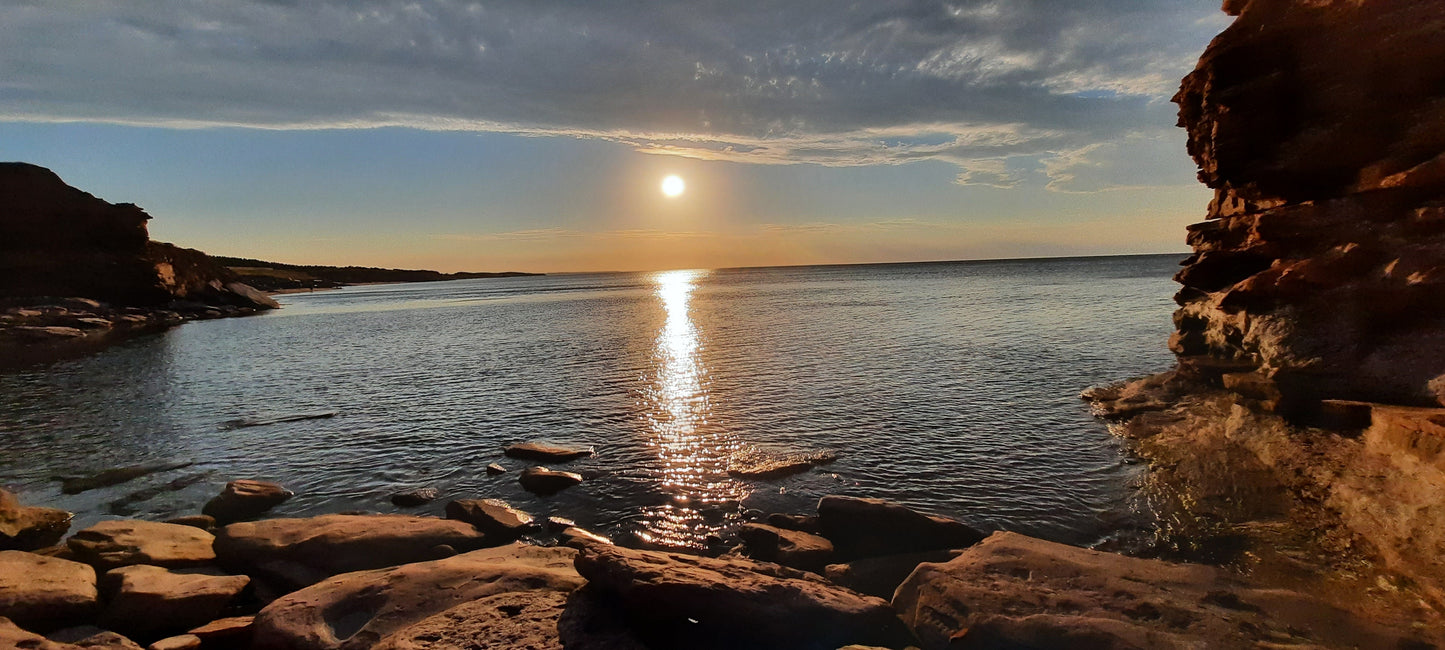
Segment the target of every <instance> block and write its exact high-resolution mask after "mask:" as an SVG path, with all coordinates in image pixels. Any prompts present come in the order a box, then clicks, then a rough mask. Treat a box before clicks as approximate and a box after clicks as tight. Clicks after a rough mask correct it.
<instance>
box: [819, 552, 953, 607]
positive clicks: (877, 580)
mask: <svg viewBox="0 0 1445 650" xmlns="http://www.w3.org/2000/svg"><path fill="white" fill-rule="evenodd" d="M959 553H962V551H958V550H942V551H923V552H920V553H905V554H903V555H885V556H882V557H867V558H863V559H861V560H854V561H852V562H847V563H844V564H829V565H828V566H827V567H826V568H825V569H824V570H823V575H824V576H826V577H827V578H828V579H829V580H831V581H833V582H834V583H836V584H840V585H843V586H844V587H847V588H849V589H852V590H853V591H856V592H858V593H860V594H868V595H869V596H877V597H879V598H883V599H890V598H893V592H894V591H895V590H896V589H898V585H901V584H903V581H904V579H906V578H907V577H908V575H909V574H910V573H913V570H914V569H916V568H918V565H920V564H923V563H925V562H947V561H949V560H951V559H953V558H955V557H957V556H958V554H959Z"/></svg>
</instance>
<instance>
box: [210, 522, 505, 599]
mask: <svg viewBox="0 0 1445 650" xmlns="http://www.w3.org/2000/svg"><path fill="white" fill-rule="evenodd" d="M486 545H488V540H487V539H486V538H485V537H484V536H483V535H482V533H480V532H478V531H477V530H476V529H475V528H473V527H472V526H471V525H470V524H467V523H464V522H460V521H451V520H447V519H437V518H434V517H409V516H405V515H323V516H320V517H311V518H307V519H266V520H263V521H256V522H241V523H235V524H231V525H229V526H226V527H225V528H223V529H221V532H220V534H218V535H217V536H216V544H215V548H216V555H217V558H218V560H219V561H220V563H221V565H222V566H224V567H228V568H232V569H238V570H241V571H242V572H244V573H246V574H247V575H250V576H252V577H262V578H264V579H265V580H267V581H268V582H273V583H275V584H276V586H279V587H283V588H286V589H296V588H300V587H304V586H306V585H309V584H312V583H314V582H317V581H319V580H322V579H324V578H326V577H328V576H333V575H336V574H338V573H345V572H348V571H360V570H365V569H379V568H383V567H389V566H395V565H398V564H405V563H408V562H421V561H424V560H433V559H436V558H437V557H438V556H440V555H442V553H441V552H440V549H439V548H438V547H441V546H446V547H449V548H451V549H454V550H455V551H470V550H473V549H477V548H481V547H482V546H486Z"/></svg>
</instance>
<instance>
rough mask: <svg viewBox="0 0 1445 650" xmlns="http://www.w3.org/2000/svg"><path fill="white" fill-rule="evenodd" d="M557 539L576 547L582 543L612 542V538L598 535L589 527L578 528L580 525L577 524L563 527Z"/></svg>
mask: <svg viewBox="0 0 1445 650" xmlns="http://www.w3.org/2000/svg"><path fill="white" fill-rule="evenodd" d="M557 540H558V541H560V542H561V543H563V544H566V545H567V546H574V547H575V546H578V545H580V544H592V543H596V544H611V543H612V540H610V539H607V538H606V537H603V536H602V535H598V534H597V533H594V532H592V531H590V530H587V529H585V528H578V527H576V526H570V527H568V528H564V529H562V532H561V534H559V535H557Z"/></svg>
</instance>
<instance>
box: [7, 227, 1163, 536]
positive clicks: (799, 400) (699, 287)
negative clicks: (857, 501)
mask: <svg viewBox="0 0 1445 650" xmlns="http://www.w3.org/2000/svg"><path fill="white" fill-rule="evenodd" d="M1180 257H1181V256H1178V255H1164V256H1133V257H1103V258H1067V259H1040V260H1006V261H983V262H948V263H924V264H885V265H856V266H812V267H780V268H755V269H721V270H681V271H667V272H660V273H598V274H561V275H549V276H542V277H520V278H496V279H481V280H464V281H451V282H436V283H417V284H393V285H372V286H356V287H347V288H345V289H341V290H336V291H320V292H316V293H307V294H292V295H285V296H280V297H279V299H280V300H281V302H282V304H283V308H282V309H280V310H277V311H274V312H269V313H266V314H263V315H259V316H253V317H246V318H233V319H225V320H213V321H200V322H192V323H188V324H185V325H182V326H180V327H177V328H174V329H171V330H169V331H166V332H163V333H158V334H153V335H148V336H143V337H138V338H134V339H130V340H127V341H125V342H122V343H120V344H118V345H116V346H113V347H111V348H108V349H106V350H104V351H102V352H100V353H98V354H94V355H91V356H86V357H84V358H79V359H68V360H61V361H56V362H52V363H48V364H44V365H39V366H30V367H25V368H21V369H18V370H9V371H5V372H3V373H0V441H3V443H4V450H5V451H4V453H3V456H0V484H3V485H4V486H6V487H8V488H10V489H12V490H17V491H19V492H20V493H21V496H22V499H23V500H24V501H25V502H26V503H30V504H37V505H47V506H52V507H59V508H65V509H68V510H71V511H74V512H76V513H77V522H76V523H77V527H79V526H84V525H88V524H90V523H93V522H95V521H98V520H100V519H104V518H110V517H118V516H125V517H140V518H150V519H160V518H166V517H171V516H177V515H181V514H190V513H194V512H197V511H199V508H200V506H201V505H202V504H203V503H204V502H205V501H206V500H207V499H208V498H210V497H211V496H214V495H215V494H216V493H217V492H218V491H219V489H220V487H221V486H222V485H223V484H224V483H225V482H226V481H227V480H230V479H234V478H257V479H264V480H272V481H277V482H280V483H282V484H283V485H285V486H287V487H288V488H290V489H292V490H293V491H295V492H296V496H295V498H293V499H292V500H290V501H288V502H287V503H285V504H283V505H281V506H280V507H278V508H277V509H276V510H274V511H273V512H272V515H273V516H288V515H289V516H298V515H312V514H323V513H331V512H341V511H374V512H406V513H414V514H439V513H440V512H441V508H442V506H443V505H444V504H445V503H446V501H447V500H449V499H453V498H500V499H504V500H506V501H508V502H510V503H512V504H513V505H515V506H517V507H519V508H522V509H524V510H527V511H529V512H531V513H532V514H534V515H538V516H546V515H557V516H562V517H566V518H570V519H573V520H575V521H576V522H577V523H578V524H579V525H582V526H584V527H586V528H589V529H592V530H595V531H598V532H602V533H605V534H609V535H613V536H616V537H619V538H629V537H630V538H631V539H633V540H636V541H640V542H646V543H650V544H654V545H662V546H674V547H680V548H702V547H704V546H706V545H707V544H708V543H709V538H710V537H712V538H713V539H714V541H715V538H716V537H718V536H721V537H726V536H727V535H728V534H729V532H730V531H731V530H732V529H733V528H734V527H735V526H736V525H737V524H738V523H739V522H741V521H744V520H745V519H746V518H747V517H749V516H756V514H757V513H758V512H760V511H761V512H800V513H801V512H810V511H812V509H813V507H814V506H815V504H816V501H817V499H818V498H819V497H820V496H823V495H826V494H849V495H857V496H871V497H880V498H884V499H889V500H892V501H896V502H900V503H903V504H906V505H908V506H911V507H914V508H917V509H920V510H923V511H927V512H930V513H935V514H939V515H944V516H948V517H953V518H957V519H960V520H963V521H966V522H968V523H970V524H973V525H975V526H977V527H980V528H986V529H997V528H1002V529H1009V530H1015V531H1019V532H1022V533H1026V534H1029V535H1035V536H1039V537H1044V538H1047V539H1053V540H1057V541H1063V542H1068V543H1073V544H1086V545H1087V544H1092V543H1095V542H1098V541H1100V540H1103V539H1107V538H1110V537H1112V536H1115V535H1117V534H1118V533H1119V531H1121V530H1125V529H1129V528H1131V527H1133V528H1138V527H1140V526H1147V522H1142V523H1141V518H1142V517H1147V513H1140V512H1138V511H1137V506H1136V503H1135V502H1136V499H1134V498H1133V490H1134V489H1135V488H1134V487H1133V485H1134V484H1135V482H1136V480H1137V479H1138V474H1139V472H1141V471H1142V468H1141V467H1140V466H1138V465H1135V464H1133V463H1131V462H1130V459H1129V458H1128V455H1127V453H1126V451H1125V450H1124V449H1123V447H1122V445H1121V443H1120V442H1119V441H1117V440H1116V439H1114V438H1113V437H1111V435H1110V434H1109V432H1108V430H1107V428H1106V426H1105V425H1104V423H1102V422H1099V421H1097V420H1096V419H1094V418H1093V417H1091V415H1090V414H1089V411H1088V408H1087V406H1086V404H1085V403H1084V402H1082V401H1081V400H1080V399H1079V397H1078V394H1079V391H1081V390H1082V389H1084V388H1087V387H1089V386H1092V385H1096V384H1101V383H1107V382H1112V381H1117V380H1121V379H1125V378H1128V377H1131V376H1137V375H1140V374H1145V373H1149V372H1156V371H1159V370H1162V369H1165V368H1167V367H1168V366H1169V365H1170V364H1171V362H1172V357H1171V355H1170V353H1169V352H1168V350H1167V349H1166V348H1165V342H1166V340H1167V338H1168V335H1169V332H1170V331H1171V329H1172V327H1171V324H1170V314H1171V311H1172V309H1173V303H1172V302H1171V300H1170V298H1171V295H1172V294H1173V292H1174V284H1173V283H1172V281H1171V280H1170V276H1171V275H1172V273H1173V272H1174V270H1175V269H1176V268H1177V263H1178V260H1179V259H1180ZM325 413H334V414H335V415H334V416H333V417H328V418H321V419H305V420H295V421H276V420H285V419H287V418H288V417H289V416H295V415H306V414H325ZM267 422H272V423H270V424H266V423H267ZM528 440H543V441H549V442H555V443H561V444H568V445H581V446H591V447H593V448H594V449H595V451H596V453H595V455H593V456H592V457H590V458H585V459H581V460H576V461H572V462H568V463H563V464H557V465H553V468H554V469H566V470H569V471H574V472H579V473H581V474H583V475H584V476H585V477H586V480H585V481H584V482H583V483H582V484H580V485H578V486H576V487H572V488H569V489H567V490H564V491H562V492H560V493H558V494H556V495H553V496H548V497H541V496H536V495H533V494H530V493H528V492H526V491H524V490H523V489H522V488H521V486H520V485H519V484H518V482H517V472H518V470H520V469H521V468H523V467H525V466H527V465H530V464H533V463H529V462H523V461H517V460H513V459H508V458H504V457H503V456H502V454H501V449H502V447H503V446H504V445H507V444H510V443H514V442H521V441H528ZM822 451H826V452H832V453H834V454H836V456H837V459H836V460H835V461H834V462H832V463H830V464H826V465H820V466H818V467H815V468H813V469H811V470H809V471H807V472H804V473H801V474H797V475H793V476H789V477H785V478H781V479H773V480H748V479H739V478H733V477H731V476H729V475H728V474H727V472H726V469H727V466H728V461H729V458H731V457H732V456H733V455H735V454H740V453H742V454H748V453H751V454H796V453H807V452H822ZM152 463H169V464H173V465H181V464H185V466H183V467H176V468H174V469H170V470H166V471H162V472H158V473H155V474H152V475H149V476H145V477H142V478H138V479H135V480H132V481H129V482H126V483H122V484H120V485H115V486H110V487H105V488H101V489H96V490H91V491H87V492H83V493H81V494H75V495H66V494H62V493H61V489H60V484H59V483H58V482H57V481H56V480H55V479H56V477H59V476H72V475H87V474H93V473H96V472H99V471H101V470H104V469H107V468H112V467H121V466H131V465H141V464H152ZM490 463H500V464H502V465H503V466H505V467H507V468H508V469H509V471H508V473H506V474H502V475H496V476H492V475H488V474H487V472H486V471H485V468H486V466H487V465H488V464H490ZM417 487H434V488H436V489H438V490H439V491H440V493H441V495H442V498H441V499H439V500H437V501H435V502H433V503H431V504H428V505H425V506H420V507H415V508H398V507H396V506H393V505H392V504H391V502H390V500H389V496H390V495H391V494H393V493H396V492H398V491H402V490H406V489H410V488H417Z"/></svg>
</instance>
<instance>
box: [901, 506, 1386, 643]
mask: <svg viewBox="0 0 1445 650" xmlns="http://www.w3.org/2000/svg"><path fill="white" fill-rule="evenodd" d="M893 606H894V607H895V608H896V609H897V610H898V612H899V615H900V616H902V618H903V620H904V622H906V623H907V624H908V625H909V627H910V628H911V629H912V630H913V631H914V633H916V634H917V635H918V638H919V639H920V640H921V641H922V642H923V643H922V647H923V648H925V649H932V648H956V647H966V648H988V647H1046V648H1055V647H1058V648H1065V647H1101V648H1175V647H1177V648H1191V647H1198V645H1199V642H1200V641H1201V640H1206V639H1207V640H1208V643H1209V644H1210V645H1211V646H1212V647H1258V646H1257V644H1259V643H1262V642H1267V641H1270V640H1272V639H1273V640H1278V639H1280V638H1285V639H1290V638H1293V639H1295V640H1296V641H1295V642H1313V643H1316V644H1321V645H1329V646H1332V647H1361V648H1366V647H1368V648H1393V647H1403V646H1401V645H1398V644H1399V643H1400V642H1401V641H1402V639H1400V638H1399V637H1398V636H1397V635H1393V634H1390V633H1389V632H1386V631H1385V630H1383V629H1381V628H1378V627H1376V626H1375V625H1374V624H1372V623H1369V622H1366V621H1363V620H1360V619H1358V618H1356V617H1354V616H1353V615H1351V614H1348V613H1346V612H1344V611H1343V610H1339V609H1336V608H1333V607H1330V606H1328V605H1325V604H1323V603H1322V602H1320V601H1317V600H1315V599H1314V598H1313V597H1311V596H1308V595H1305V594H1300V593H1296V592H1290V591H1285V590H1278V589H1249V588H1245V587H1241V586H1240V585H1239V584H1238V583H1235V582H1233V581H1232V580H1231V579H1230V578H1229V577H1228V576H1227V575H1226V574H1224V573H1223V572H1221V571H1220V570H1218V569H1214V568H1212V567H1206V566H1199V565H1186V564H1171V563H1168V562H1162V561H1159V560H1142V559H1137V558H1129V557H1124V556H1122V555H1114V554H1111V553H1103V552H1099V551H1091V550H1086V549H1081V548H1075V547H1072V546H1067V545H1064V544H1056V543H1053V542H1046V541H1043V540H1039V539H1033V538H1030V537H1025V536H1023V535H1018V534H1016V533H1006V532H999V533H994V534H993V535H992V536H990V537H989V538H988V539H987V540H985V541H984V542H983V543H981V544H978V545H977V546H974V547H972V548H970V549H968V550H966V551H964V552H963V553H962V554H960V555H959V556H958V557H957V558H955V559H953V560H951V561H949V562H948V563H945V564H922V565H920V566H919V567H918V568H917V569H916V570H915V571H914V572H913V573H912V575H910V576H909V577H908V579H907V580H905V581H904V583H903V584H902V585H901V586H899V587H898V590H897V593H896V595H895V596H894V598H893Z"/></svg>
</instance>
